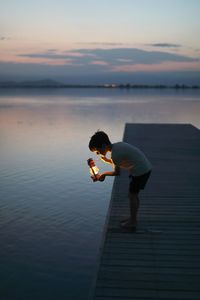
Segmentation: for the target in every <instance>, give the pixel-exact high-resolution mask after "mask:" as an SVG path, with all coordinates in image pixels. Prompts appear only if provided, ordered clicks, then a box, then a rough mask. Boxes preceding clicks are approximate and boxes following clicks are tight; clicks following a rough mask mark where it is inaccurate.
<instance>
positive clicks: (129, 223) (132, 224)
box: [121, 218, 137, 228]
mask: <svg viewBox="0 0 200 300" xmlns="http://www.w3.org/2000/svg"><path fill="white" fill-rule="evenodd" d="M136 226H137V223H136V222H134V221H133V220H132V219H130V218H129V219H127V220H126V221H125V222H121V227H123V228H136Z"/></svg>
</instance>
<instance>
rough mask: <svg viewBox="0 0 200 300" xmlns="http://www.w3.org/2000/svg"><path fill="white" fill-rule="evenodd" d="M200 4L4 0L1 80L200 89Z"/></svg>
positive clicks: (195, 0)
mask: <svg viewBox="0 0 200 300" xmlns="http://www.w3.org/2000/svg"><path fill="white" fill-rule="evenodd" d="M199 12H200V1H199V0H168V1H166V0H123V1H122V0H73V1H72V0H34V1H33V0H6V1H5V0H0V81H3V80H24V79H47V78H49V79H54V80H58V81H62V82H67V83H107V82H137V83H165V82H166V83H189V84H198V83H200V79H199V78H200V37H199V36H200V35H199V33H200V18H199Z"/></svg>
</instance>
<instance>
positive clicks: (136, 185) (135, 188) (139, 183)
mask: <svg viewBox="0 0 200 300" xmlns="http://www.w3.org/2000/svg"><path fill="white" fill-rule="evenodd" d="M150 175H151V171H149V172H148V173H145V174H143V175H141V176H132V175H130V176H129V178H130V180H131V181H130V184H129V192H130V193H139V191H140V190H143V189H144V188H145V185H146V183H147V181H148V179H149V176H150Z"/></svg>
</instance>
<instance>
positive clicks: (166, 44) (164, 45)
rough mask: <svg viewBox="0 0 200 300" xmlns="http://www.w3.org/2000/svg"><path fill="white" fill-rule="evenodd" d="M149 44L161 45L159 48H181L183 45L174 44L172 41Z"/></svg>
mask: <svg viewBox="0 0 200 300" xmlns="http://www.w3.org/2000/svg"><path fill="white" fill-rule="evenodd" d="M148 46H152V47H159V48H180V47H181V45H179V44H172V43H154V44H148Z"/></svg>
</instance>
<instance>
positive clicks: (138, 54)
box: [18, 48, 199, 67]
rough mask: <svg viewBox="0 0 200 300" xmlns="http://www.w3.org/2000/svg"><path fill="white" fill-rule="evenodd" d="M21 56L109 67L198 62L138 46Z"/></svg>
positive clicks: (192, 58)
mask: <svg viewBox="0 0 200 300" xmlns="http://www.w3.org/2000/svg"><path fill="white" fill-rule="evenodd" d="M18 56H20V57H29V58H33V59H34V58H40V59H41V58H42V59H44V60H66V64H67V63H69V62H70V63H72V64H74V65H85V66H86V65H90V64H93V62H94V61H99V62H101V64H99V65H104V67H105V66H107V67H109V66H110V67H117V66H121V65H124V64H127V63H129V64H131V65H137V64H143V65H153V64H161V63H164V62H184V63H185V62H197V61H199V59H198V58H196V57H189V56H186V55H181V54H175V53H169V52H161V51H146V50H142V49H137V48H111V49H102V48H96V49H74V50H70V51H64V52H62V53H58V52H56V50H55V49H53V51H52V50H48V51H47V52H44V53H27V54H19V55H18Z"/></svg>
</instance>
